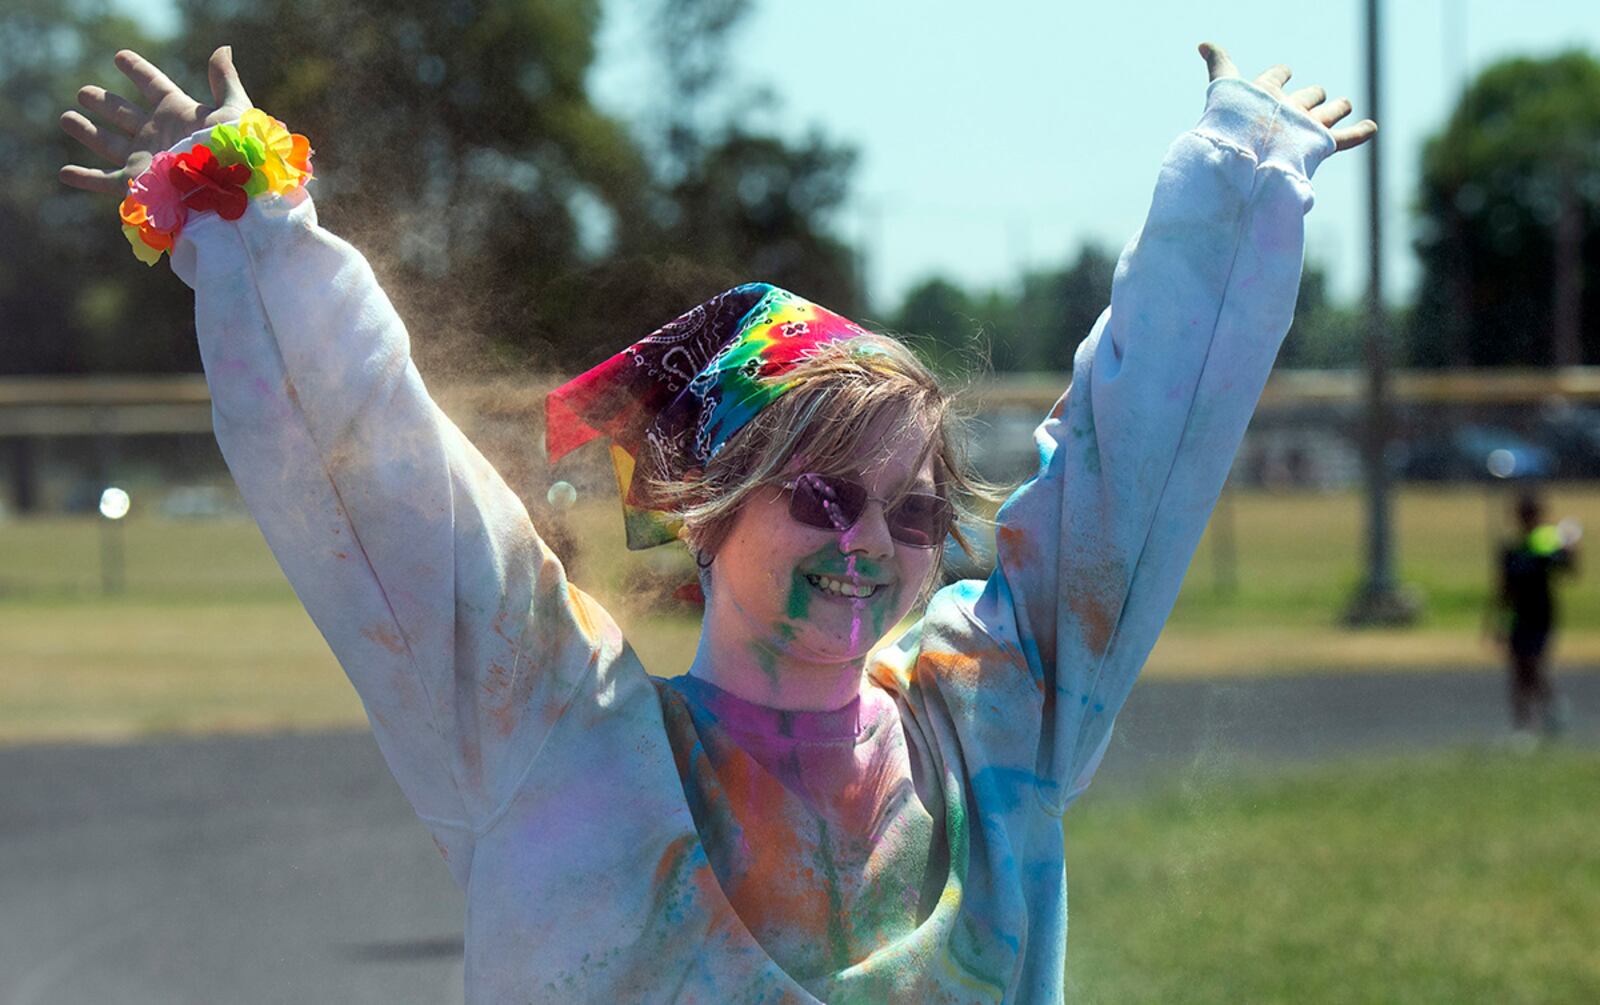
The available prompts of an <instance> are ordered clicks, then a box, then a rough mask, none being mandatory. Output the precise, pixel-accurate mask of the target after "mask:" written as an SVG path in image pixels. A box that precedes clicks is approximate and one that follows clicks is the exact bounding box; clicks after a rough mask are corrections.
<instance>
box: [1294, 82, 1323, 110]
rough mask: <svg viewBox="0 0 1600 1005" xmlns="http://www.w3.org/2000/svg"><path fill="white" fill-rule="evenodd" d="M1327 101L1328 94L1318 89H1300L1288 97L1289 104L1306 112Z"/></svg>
mask: <svg viewBox="0 0 1600 1005" xmlns="http://www.w3.org/2000/svg"><path fill="white" fill-rule="evenodd" d="M1327 100H1328V92H1327V91H1325V90H1323V89H1322V88H1320V87H1302V88H1300V90H1298V91H1296V92H1294V93H1293V94H1291V95H1289V102H1290V103H1291V104H1293V105H1295V106H1296V107H1299V108H1304V109H1306V110H1307V111H1309V110H1311V109H1313V108H1316V107H1317V106H1318V105H1320V104H1322V103H1323V102H1324V101H1327Z"/></svg>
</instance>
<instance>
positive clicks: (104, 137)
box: [61, 111, 133, 164]
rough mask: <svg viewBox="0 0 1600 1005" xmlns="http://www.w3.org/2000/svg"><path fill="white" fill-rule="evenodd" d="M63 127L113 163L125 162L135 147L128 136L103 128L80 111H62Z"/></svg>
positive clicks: (76, 138)
mask: <svg viewBox="0 0 1600 1005" xmlns="http://www.w3.org/2000/svg"><path fill="white" fill-rule="evenodd" d="M61 129H62V131H63V132H65V133H66V134H67V135H68V136H71V137H72V138H73V139H75V140H77V141H78V142H79V143H82V144H83V145H84V146H86V147H88V148H89V149H90V150H92V151H94V152H95V153H97V154H99V155H100V156H101V157H104V158H105V159H106V160H108V161H110V162H111V163H113V164H122V163H123V162H125V161H126V160H127V159H128V154H129V152H131V151H132V149H133V144H132V143H130V142H129V141H128V138H127V137H126V136H123V135H122V134H121V133H118V132H113V131H111V130H109V129H101V128H100V127H99V126H97V125H95V124H94V123H93V122H90V121H89V120H88V119H86V118H84V117H83V116H82V115H81V114H79V113H78V112H74V111H66V112H62V113H61Z"/></svg>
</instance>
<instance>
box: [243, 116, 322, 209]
mask: <svg viewBox="0 0 1600 1005" xmlns="http://www.w3.org/2000/svg"><path fill="white" fill-rule="evenodd" d="M239 132H240V134H241V135H243V136H245V137H249V138H251V139H255V140H259V141H260V143H261V146H262V149H263V150H265V152H266V159H265V160H264V161H262V163H261V165H260V166H259V167H258V168H257V170H258V171H260V172H261V173H262V174H263V175H265V176H266V179H267V188H268V189H269V190H270V191H272V192H274V193H276V194H278V195H284V194H285V193H288V192H293V191H294V190H295V189H297V188H299V187H300V186H301V185H304V184H305V183H306V182H307V181H309V180H310V179H311V143H310V141H308V140H307V139H306V138H305V137H304V136H301V135H300V134H298V133H291V132H289V127H288V126H285V125H284V124H283V123H282V122H279V121H278V120H277V119H275V118H273V117H272V116H270V115H268V114H267V113H266V112H263V111H262V110H261V109H259V108H252V109H250V110H249V111H248V112H245V113H244V114H243V115H242V116H240V117H239Z"/></svg>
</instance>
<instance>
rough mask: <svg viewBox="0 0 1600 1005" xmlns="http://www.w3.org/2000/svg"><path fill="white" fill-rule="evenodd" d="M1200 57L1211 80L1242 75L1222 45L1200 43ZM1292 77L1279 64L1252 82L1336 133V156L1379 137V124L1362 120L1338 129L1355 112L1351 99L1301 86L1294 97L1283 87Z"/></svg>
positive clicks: (1288, 71) (1316, 88) (1319, 89)
mask: <svg viewBox="0 0 1600 1005" xmlns="http://www.w3.org/2000/svg"><path fill="white" fill-rule="evenodd" d="M1200 55H1201V56H1202V57H1204V59H1205V61H1206V69H1207V70H1208V71H1209V72H1210V74H1211V79H1212V80H1221V79H1222V78H1224V77H1238V76H1240V74H1239V68H1238V67H1236V66H1234V65H1233V60H1231V59H1229V58H1228V54H1227V52H1225V51H1223V48H1222V47H1221V46H1220V45H1213V44H1212V43H1210V42H1201V43H1200ZM1289 77H1290V70H1289V68H1288V67H1287V66H1284V65H1283V64H1282V63H1279V64H1277V65H1276V66H1272V67H1268V68H1267V69H1266V70H1263V71H1262V73H1261V75H1260V76H1259V77H1257V78H1256V79H1255V80H1254V81H1252V83H1254V84H1255V85H1256V86H1257V87H1259V88H1261V89H1262V90H1263V91H1266V92H1268V93H1269V94H1271V95H1273V96H1274V97H1276V98H1278V100H1280V101H1282V102H1284V103H1285V104H1290V105H1293V106H1295V107H1296V108H1299V109H1301V110H1303V111H1304V112H1305V113H1306V114H1307V115H1309V116H1311V117H1312V118H1313V119H1316V120H1317V121H1318V122H1320V123H1322V125H1323V126H1324V127H1325V128H1327V130H1328V131H1329V132H1330V133H1332V134H1333V143H1334V152H1335V153H1337V152H1338V151H1340V150H1349V149H1350V148H1352V147H1359V146H1360V145H1361V144H1363V143H1365V142H1367V141H1368V140H1370V139H1372V137H1374V136H1376V135H1377V133H1378V124H1377V123H1376V122H1374V121H1372V120H1371V119H1362V120H1361V121H1360V122H1357V123H1356V124H1355V125H1353V126H1346V127H1344V128H1342V129H1335V128H1334V125H1335V124H1337V123H1338V122H1339V121H1341V120H1342V119H1344V118H1345V117H1346V116H1348V115H1349V114H1350V112H1351V110H1352V109H1351V105H1350V99H1349V98H1335V99H1334V100H1332V101H1329V100H1328V92H1327V91H1325V90H1323V89H1322V88H1321V87H1316V86H1312V87H1302V88H1301V89H1300V90H1298V91H1295V92H1294V93H1293V94H1287V93H1285V92H1284V90H1283V85H1284V84H1287V83H1288V82H1289Z"/></svg>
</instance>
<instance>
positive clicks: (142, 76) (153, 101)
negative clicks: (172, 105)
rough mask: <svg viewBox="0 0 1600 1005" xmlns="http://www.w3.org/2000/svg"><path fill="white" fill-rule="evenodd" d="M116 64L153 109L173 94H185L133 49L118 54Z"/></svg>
mask: <svg viewBox="0 0 1600 1005" xmlns="http://www.w3.org/2000/svg"><path fill="white" fill-rule="evenodd" d="M114 62H115V63H116V64H117V69H119V70H121V71H122V74H123V76H125V77H127V78H128V79H129V80H131V81H133V86H134V87H137V88H138V89H139V94H140V95H141V96H142V97H143V98H144V100H145V101H148V102H149V103H150V105H151V107H154V106H156V105H159V104H161V102H162V101H163V100H165V99H166V98H168V97H170V96H171V95H173V94H183V93H184V92H183V88H181V87H179V86H178V85H177V84H174V83H173V82H172V81H171V80H169V79H168V78H167V75H166V74H165V73H162V72H161V70H160V69H159V68H157V67H156V65H155V64H154V63H152V62H150V61H149V60H148V59H145V58H144V57H143V56H141V55H139V54H138V53H137V52H134V51H133V50H132V49H123V50H122V51H121V52H118V53H117V55H116V58H115V60H114ZM185 96H186V97H187V95H185Z"/></svg>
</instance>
